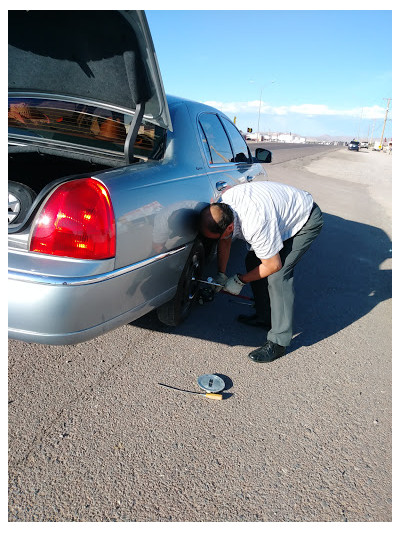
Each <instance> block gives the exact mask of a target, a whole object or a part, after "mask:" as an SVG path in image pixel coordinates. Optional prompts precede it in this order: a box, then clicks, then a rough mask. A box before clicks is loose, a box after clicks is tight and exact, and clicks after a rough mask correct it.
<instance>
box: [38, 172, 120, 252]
mask: <svg viewBox="0 0 400 533" xmlns="http://www.w3.org/2000/svg"><path fill="white" fill-rule="evenodd" d="M30 250H31V251H32V252H40V253H43V254H51V255H60V256H64V257H75V258H77V259H108V258H110V257H114V256H115V217H114V211H113V208H112V204H111V200H110V195H109V192H108V190H107V189H106V187H105V186H104V185H103V184H102V183H100V182H99V181H97V180H96V179H93V178H84V179H80V180H73V181H68V182H66V183H63V184H62V185H60V186H59V187H57V189H56V190H55V191H54V192H53V194H52V195H51V196H50V198H49V199H48V200H47V202H46V203H45V205H44V206H43V208H42V209H41V211H40V212H39V214H38V216H37V218H36V221H35V224H34V227H33V229H32V235H31V241H30Z"/></svg>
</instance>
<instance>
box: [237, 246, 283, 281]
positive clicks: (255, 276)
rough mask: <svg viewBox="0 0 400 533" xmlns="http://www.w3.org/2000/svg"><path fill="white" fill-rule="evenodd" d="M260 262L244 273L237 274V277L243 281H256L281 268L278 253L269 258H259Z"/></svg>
mask: <svg viewBox="0 0 400 533" xmlns="http://www.w3.org/2000/svg"><path fill="white" fill-rule="evenodd" d="M260 261H261V264H260V265H258V266H257V267H256V268H254V269H253V270H250V272H247V273H246V274H239V279H240V281H242V282H243V283H249V282H250V281H257V280H259V279H263V278H266V277H268V276H270V275H271V274H274V273H275V272H278V270H280V269H281V268H282V262H281V256H280V255H279V253H278V254H276V255H274V256H273V257H270V258H269V259H260Z"/></svg>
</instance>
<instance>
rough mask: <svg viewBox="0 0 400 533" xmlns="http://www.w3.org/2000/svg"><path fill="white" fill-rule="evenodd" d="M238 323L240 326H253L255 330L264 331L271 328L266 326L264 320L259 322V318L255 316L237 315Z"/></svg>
mask: <svg viewBox="0 0 400 533" xmlns="http://www.w3.org/2000/svg"><path fill="white" fill-rule="evenodd" d="M237 319H238V321H239V322H241V323H242V324H246V326H254V327H256V328H264V329H268V330H269V329H271V326H268V324H267V323H266V322H265V320H261V318H260V317H259V316H258V315H257V314H255V315H239V316H238V317H237Z"/></svg>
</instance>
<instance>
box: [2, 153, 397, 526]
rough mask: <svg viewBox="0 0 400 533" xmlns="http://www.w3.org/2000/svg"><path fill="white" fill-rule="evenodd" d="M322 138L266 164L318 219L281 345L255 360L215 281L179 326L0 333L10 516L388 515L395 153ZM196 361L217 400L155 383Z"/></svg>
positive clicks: (179, 382) (187, 381)
mask: <svg viewBox="0 0 400 533" xmlns="http://www.w3.org/2000/svg"><path fill="white" fill-rule="evenodd" d="M324 148H325V150H323V151H322V152H321V151H311V152H310V151H306V150H309V148H308V147H304V150H305V151H302V149H301V148H297V147H292V148H291V149H290V148H286V149H285V150H284V149H282V148H280V149H277V150H276V154H275V155H276V157H275V158H274V162H273V164H271V165H266V168H267V170H268V172H269V179H271V180H276V181H282V182H285V183H290V184H293V185H295V186H298V187H301V188H304V189H307V190H309V191H310V192H311V193H312V194H313V196H314V198H315V200H316V201H317V202H318V203H319V205H320V207H321V209H322V211H323V212H324V218H325V225H324V229H323V231H322V233H321V235H320V236H319V237H318V239H317V241H316V242H315V243H314V244H313V246H312V247H311V249H310V250H309V252H307V254H306V255H305V256H304V258H303V259H302V261H301V262H300V263H299V265H298V267H297V278H296V323H295V328H296V329H295V336H294V339H293V342H292V344H291V347H290V350H289V353H288V354H287V355H286V356H285V357H283V358H281V359H279V360H277V361H275V362H274V363H272V364H269V365H259V364H256V363H253V362H251V361H250V360H249V359H248V357H247V354H248V353H249V352H250V351H251V350H252V349H254V347H257V346H259V345H261V344H262V343H263V342H264V336H265V334H264V332H263V331H261V330H253V329H251V328H249V327H246V326H244V325H241V324H239V323H237V322H236V321H235V317H236V315H237V314H239V313H242V312H245V311H246V309H247V308H246V307H245V306H242V305H239V304H238V303H237V302H235V301H234V299H233V298H231V297H230V296H226V295H222V294H219V295H217V296H216V298H215V300H214V302H212V303H208V304H204V305H203V306H200V305H199V306H197V307H196V308H195V309H194V311H193V313H192V315H191V316H190V317H189V319H188V320H187V322H185V323H184V324H183V325H182V326H180V327H179V328H177V329H171V328H167V327H165V326H161V325H159V324H158V323H157V320H156V319H155V317H154V316H152V315H148V316H146V317H144V318H142V319H140V320H138V321H136V322H135V323H132V324H130V325H127V326H125V327H122V328H119V329H118V330H115V331H113V332H110V333H108V334H107V335H104V336H103V337H100V338H98V339H94V340H92V341H90V342H87V343H83V344H80V345H76V346H65V347H63V346H53V347H46V346H42V345H29V344H26V343H23V342H18V341H9V521H11V522H31V521H41V522H44V521H46V522H47V521H49V522H54V521H58V522H61V521H66V522H72V521H81V522H96V521H105V522H111V521H132V522H133V521H142V522H149V521H153V522H171V521H172V522H181V521H187V522H259V521H264V522H390V521H391V519H392V511H391V509H392V505H391V260H390V256H391V215H390V182H391V158H390V156H387V155H386V154H383V153H377V152H359V153H357V152H349V151H347V150H346V149H343V148H341V149H334V150H333V149H331V148H330V147H324ZM336 148H337V147H336ZM298 149H300V152H299V153H298V154H297V156H296V157H295V158H293V157H292V156H293V152H292V151H291V150H298ZM318 150H320V148H318ZM278 152H279V153H280V155H283V154H285V157H287V159H286V160H285V161H284V162H280V163H278V162H277V157H278ZM208 268H209V273H213V269H214V265H209V267H208ZM230 270H231V272H236V271H240V270H243V247H242V246H241V245H240V243H237V244H235V254H234V258H233V261H232V264H231V265H230ZM247 290H248V287H246V291H247ZM248 294H249V293H248ZM205 373H217V374H219V375H221V376H224V377H225V381H226V384H227V387H226V391H225V399H224V400H223V401H215V400H208V399H205V398H203V397H201V396H197V395H192V394H187V393H184V392H177V391H174V390H170V389H166V388H164V387H161V386H160V385H159V384H158V383H159V382H161V383H165V384H169V385H173V386H177V387H182V388H185V389H189V390H193V391H195V390H199V389H198V387H197V385H196V379H197V377H198V376H199V375H201V374H205Z"/></svg>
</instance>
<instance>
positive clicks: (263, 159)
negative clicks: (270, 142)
mask: <svg viewBox="0 0 400 533" xmlns="http://www.w3.org/2000/svg"><path fill="white" fill-rule="evenodd" d="M256 158H257V160H258V161H259V162H260V163H271V161H272V152H270V151H269V150H266V149H265V148H256Z"/></svg>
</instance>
